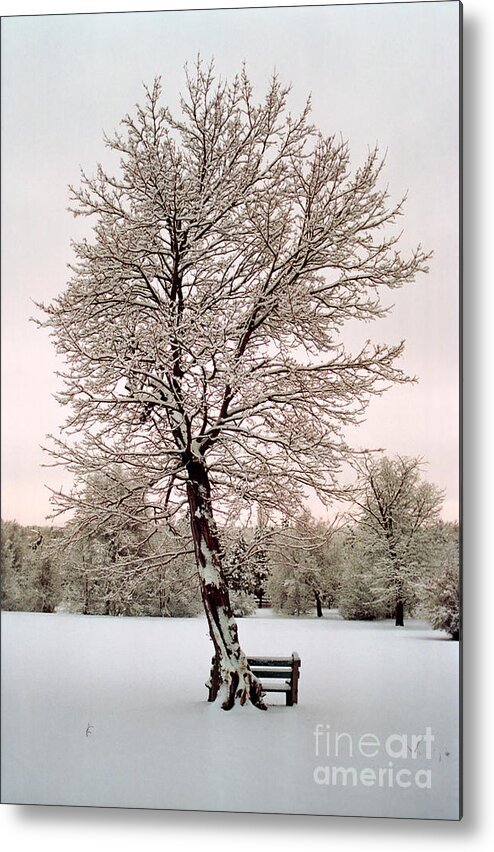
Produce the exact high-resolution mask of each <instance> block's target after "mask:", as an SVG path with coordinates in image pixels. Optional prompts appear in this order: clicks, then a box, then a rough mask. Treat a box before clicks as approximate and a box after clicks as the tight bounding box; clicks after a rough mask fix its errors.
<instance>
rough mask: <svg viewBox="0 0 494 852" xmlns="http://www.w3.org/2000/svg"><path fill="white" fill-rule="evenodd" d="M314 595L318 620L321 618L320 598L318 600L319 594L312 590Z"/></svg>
mask: <svg viewBox="0 0 494 852" xmlns="http://www.w3.org/2000/svg"><path fill="white" fill-rule="evenodd" d="M314 595H315V597H316V612H317V617H318V618H322V604H321V598H320V595H319V592H317V591H316V590H314Z"/></svg>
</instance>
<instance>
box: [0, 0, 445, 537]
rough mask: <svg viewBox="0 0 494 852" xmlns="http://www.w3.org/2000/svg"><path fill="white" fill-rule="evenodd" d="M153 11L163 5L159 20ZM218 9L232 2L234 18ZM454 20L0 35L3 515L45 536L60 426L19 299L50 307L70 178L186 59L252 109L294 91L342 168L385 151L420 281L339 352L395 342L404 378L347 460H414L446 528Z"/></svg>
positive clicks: (252, 18)
mask: <svg viewBox="0 0 494 852" xmlns="http://www.w3.org/2000/svg"><path fill="white" fill-rule="evenodd" d="M165 5H166V4H165ZM232 5H234V3H232ZM458 15H459V4H458V3H457V2H454V1H452V2H448V0H445V2H423V3H395V4H382V5H381V4H364V5H354V6H326V7H324V6H320V7H317V6H313V7H294V8H272V9H267V8H264V9H262V8H258V9H230V10H223V9H219V10H213V11H190V12H185V11H178V12H148V13H146V12H143V13H126V14H121V15H119V14H107V15H102V14H100V15H60V16H39V17H29V16H28V17H13V18H4V19H3V20H2V89H1V95H2V155H3V156H2V291H1V298H2V517H3V518H8V519H14V518H15V519H17V520H18V521H19V522H21V523H33V524H35V523H38V524H39V523H43V521H44V519H45V516H46V515H47V514H48V513H49V511H50V508H49V492H48V490H47V489H46V487H45V484H48V485H51V486H52V487H58V486H59V485H61V484H62V483H63V482H66V481H67V480H66V478H65V477H64V474H63V472H62V471H61V470H60V469H57V470H52V469H50V468H42V467H41V464H42V463H43V461H48V459H46V458H45V459H44V458H43V453H42V451H41V449H40V445H41V444H42V443H43V442H44V439H45V435H46V434H47V433H49V432H53V433H55V434H56V433H57V431H58V430H59V427H60V425H61V423H62V422H63V420H64V419H65V417H66V416H67V414H68V412H65V411H63V410H61V409H60V407H59V406H58V404H57V403H56V401H55V400H54V399H53V397H52V394H53V393H55V392H56V391H57V388H58V387H59V384H58V381H57V378H56V376H55V375H54V373H55V370H56V369H57V368H60V367H61V365H60V364H57V360H56V357H55V354H54V352H53V349H52V346H51V343H50V341H49V338H48V335H47V333H46V332H44V331H39V330H37V329H36V327H35V326H34V325H33V324H32V323H29V317H30V316H31V315H32V314H33V313H34V312H35V309H34V306H33V305H32V303H31V300H39V301H44V302H49V301H51V300H52V299H53V297H54V296H56V295H57V294H58V293H60V292H61V291H62V290H63V288H64V284H65V282H66V280H67V278H68V270H67V263H69V262H70V260H71V256H72V255H71V248H70V240H71V238H78V237H80V236H81V235H82V233H85V232H86V231H87V227H88V224H87V223H85V222H82V221H81V220H74V219H73V217H72V216H71V214H70V213H68V212H67V205H68V193H67V186H68V184H69V183H77V182H78V175H79V169H80V167H83V168H84V169H85V170H86V171H87V172H89V173H91V172H92V171H93V170H94V167H95V164H96V163H97V162H98V161H102V162H105V161H107V157H108V154H107V152H106V151H105V149H104V146H103V141H102V137H103V132H104V131H106V132H107V133H109V134H111V133H112V131H113V130H115V129H117V127H118V123H119V121H120V119H121V118H122V117H123V115H124V114H125V113H126V112H132V110H133V108H134V105H135V103H136V102H138V101H141V100H142V96H143V87H142V84H143V83H150V82H152V80H153V78H154V77H155V76H156V75H158V74H159V75H161V77H162V81H163V86H164V99H165V100H166V101H167V102H168V103H169V104H170V105H171V106H172V107H173V106H174V105H175V104H176V101H177V94H178V92H179V91H180V89H181V88H183V81H184V74H183V67H184V64H185V63H186V62H187V61H189V62H193V61H194V59H195V57H196V56H197V54H198V52H200V53H201V55H202V56H203V58H204V59H209V58H210V57H214V59H215V63H216V68H217V71H218V74H221V75H222V76H226V77H229V78H231V77H232V76H233V75H234V74H235V73H236V72H237V71H238V70H239V69H240V67H241V64H242V61H243V60H245V62H246V64H247V70H248V73H249V75H250V77H251V80H252V82H253V83H254V86H255V89H256V91H257V93H258V95H259V97H262V95H263V93H264V91H265V88H266V84H267V81H268V79H269V77H270V75H271V74H272V72H273V70H274V69H276V71H277V72H278V74H279V76H280V79H281V80H282V81H283V82H290V81H291V83H292V85H293V90H292V97H291V101H290V107H291V108H292V110H293V111H296V110H297V108H301V107H302V105H303V103H304V102H305V99H306V97H307V95H308V94H309V93H311V94H312V101H313V116H312V117H313V121H314V123H315V124H316V125H318V126H319V127H320V129H321V130H322V131H323V132H324V133H326V134H329V133H333V132H337V133H340V132H341V134H342V135H343V136H344V137H345V138H346V139H348V140H349V143H350V150H351V151H352V157H353V158H354V162H355V163H359V162H360V161H361V160H362V159H363V158H364V157H365V154H366V151H367V148H368V146H373V145H374V144H375V143H376V142H378V143H379V145H380V147H381V149H382V150H383V151H385V150H386V151H387V161H386V167H385V178H386V180H387V182H388V183H389V189H390V192H391V195H392V197H393V198H394V199H397V198H399V197H400V196H401V195H402V194H403V193H404V192H405V191H407V190H408V201H407V204H406V207H405V215H404V217H403V219H402V222H401V225H402V227H403V229H404V236H403V243H402V245H403V248H404V249H405V250H406V249H407V248H410V247H411V246H414V245H416V244H417V243H419V242H421V243H422V244H423V246H424V247H426V248H427V249H432V250H433V251H434V257H433V259H432V261H431V264H430V266H431V269H430V273H429V275H427V276H421V277H420V278H419V279H418V280H417V282H416V283H415V284H414V285H411V286H409V287H408V288H407V289H406V290H402V291H397V292H395V293H392V294H386V298H388V297H389V299H392V301H394V303H395V309H394V310H393V312H392V314H391V315H390V316H389V317H388V318H387V319H386V320H384V321H382V322H379V323H376V324H375V325H373V326H372V327H369V326H367V325H366V326H363V327H362V330H361V331H360V330H357V331H356V332H355V334H354V340H355V341H357V339H358V338H361V339H365V338H367V337H369V336H371V337H372V338H373V339H376V340H381V341H383V342H393V341H398V340H401V339H402V338H405V339H406V341H407V346H406V352H405V356H404V359H403V361H402V366H403V367H404V369H405V370H407V371H408V372H409V373H411V374H415V375H417V376H418V378H419V382H418V384H416V385H410V386H407V387H396V388H393V389H392V390H390V391H389V392H388V393H387V394H385V395H384V396H383V397H382V398H380V399H377V400H374V401H373V402H372V403H371V406H370V409H369V415H368V418H367V421H366V423H365V424H364V425H362V426H361V427H359V429H358V430H356V429H354V430H352V432H351V434H350V433H349V438H350V439H351V442H352V443H353V444H354V445H355V446H359V447H382V448H384V449H385V450H386V452H387V453H388V454H390V455H393V454H395V453H401V454H403V455H421V456H423V457H424V458H425V459H426V461H427V462H428V467H427V469H426V475H427V478H428V479H429V480H430V481H431V482H434V483H435V484H437V485H438V486H440V487H441V488H443V489H445V491H446V501H445V507H444V516H445V517H446V518H448V519H457V518H458V443H459V438H458V418H459V414H458V395H459V391H458V386H459V377H458V328H459V313H458V312H459V306H458V266H459V262H458V185H459V174H458V170H459V166H458V156H459V155H458V73H459V72H458Z"/></svg>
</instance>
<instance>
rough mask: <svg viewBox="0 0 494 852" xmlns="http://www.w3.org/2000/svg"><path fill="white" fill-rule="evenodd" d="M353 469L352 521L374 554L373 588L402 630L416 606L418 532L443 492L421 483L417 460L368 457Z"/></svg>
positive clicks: (429, 522) (428, 523) (434, 513)
mask: <svg viewBox="0 0 494 852" xmlns="http://www.w3.org/2000/svg"><path fill="white" fill-rule="evenodd" d="M356 467H357V471H358V481H357V485H356V490H355V497H354V501H355V505H356V506H357V508H358V512H357V518H358V521H359V524H360V526H361V527H363V528H365V530H366V534H367V535H368V536H369V537H370V540H371V542H372V547H373V549H374V552H375V553H377V559H376V565H375V569H376V570H375V573H374V579H373V586H374V589H376V588H377V589H378V594H379V596H380V598H381V600H382V601H384V600H386V599H387V600H388V602H389V604H390V606H392V608H393V611H394V617H395V624H396V625H397V626H398V627H402V626H403V619H404V613H405V610H406V609H407V608H408V609H411V608H412V607H413V605H414V603H415V601H416V587H417V584H418V582H419V580H420V578H421V548H422V546H423V541H424V538H423V533H424V531H425V530H427V529H430V528H431V527H432V526H433V525H434V524H435V523H436V521H437V519H438V517H439V513H440V510H441V506H442V502H443V492H442V491H440V489H439V488H437V487H436V486H435V485H432V484H430V483H429V482H426V481H425V480H423V479H422V461H421V459H420V458H407V457H405V456H397V457H396V458H394V459H389V458H386V457H383V458H381V457H379V458H375V457H373V456H367V457H365V458H364V459H363V460H361V461H359V462H358V463H357V464H356Z"/></svg>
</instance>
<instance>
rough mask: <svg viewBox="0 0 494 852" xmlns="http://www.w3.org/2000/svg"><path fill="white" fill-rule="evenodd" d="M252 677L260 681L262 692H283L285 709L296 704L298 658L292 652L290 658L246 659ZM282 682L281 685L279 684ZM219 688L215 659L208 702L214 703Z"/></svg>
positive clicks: (214, 659) (213, 659)
mask: <svg viewBox="0 0 494 852" xmlns="http://www.w3.org/2000/svg"><path fill="white" fill-rule="evenodd" d="M247 660H248V663H249V668H250V670H251V672H252V674H253V675H255V676H256V677H257V678H258V680H260V681H261V685H262V690H263V692H284V693H285V695H286V704H287V707H292V706H293V705H294V704H298V679H299V675H300V657H299V655H298V654H297V653H296V652H295V651H294V652H293V654H292V655H291V657H247ZM280 681H282V683H280ZM219 686H220V679H219V672H218V669H217V666H216V657H213V658H212V660H211V677H210V680H209V684H208V688H209V697H208V701H214V700H215V698H216V696H217V694H218V689H219Z"/></svg>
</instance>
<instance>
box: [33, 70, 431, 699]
mask: <svg viewBox="0 0 494 852" xmlns="http://www.w3.org/2000/svg"><path fill="white" fill-rule="evenodd" d="M288 95H289V89H288V88H284V87H283V86H282V85H281V84H280V82H279V81H278V79H276V78H274V79H273V80H272V81H271V83H270V85H269V88H268V90H267V93H266V96H265V97H264V99H263V100H262V102H260V103H256V102H255V100H254V96H253V91H252V87H251V84H250V82H249V80H248V78H247V76H246V73H245V70H244V71H242V73H241V74H239V76H238V77H236V78H235V79H234V80H233V82H231V83H227V82H224V81H221V80H220V81H217V80H215V78H214V72H213V67H212V65H209V66H207V67H206V66H204V65H203V64H202V63H201V62H200V61H198V63H197V64H196V66H195V69H194V70H193V71H192V72H190V73H189V72H188V71H187V74H186V89H185V94H184V95H183V97H182V98H181V101H180V107H181V112H180V115H179V116H178V117H176V116H174V115H172V113H171V112H170V110H169V109H168V108H167V107H166V106H162V105H161V85H160V82H159V80H156V81H155V83H154V85H153V87H152V88H151V89H149V90H147V91H146V100H145V103H144V105H143V106H142V107H138V108H137V113H136V115H135V117H131V116H129V115H128V116H126V118H125V119H124V120H123V130H122V132H121V133H119V134H117V135H116V136H115V137H113V138H111V139H107V140H106V144H107V146H108V147H109V148H110V149H111V150H112V151H113V152H116V153H117V154H118V155H119V156H120V171H119V173H118V175H117V176H115V177H114V176H111V175H110V174H108V173H107V171H106V170H105V169H104V168H103V167H102V166H101V165H100V166H98V169H97V172H96V176H95V177H88V176H86V175H85V174H82V183H81V187H80V188H76V189H72V198H73V202H74V207H73V209H74V212H75V214H76V215H83V216H92V217H94V219H95V225H94V237H93V239H92V241H88V240H82V241H81V242H79V243H77V244H76V245H75V246H74V250H75V254H76V258H77V260H76V263H75V264H74V266H73V276H72V278H71V280H70V282H69V284H68V286H67V289H66V291H65V292H64V293H63V295H61V296H60V297H59V298H57V299H56V300H55V301H54V302H53V303H52V304H51V305H49V306H47V307H45V308H44V310H45V311H46V314H47V317H46V319H45V321H44V322H43V323H42V324H43V325H46V326H48V327H49V328H51V330H52V332H53V335H54V338H55V341H56V346H57V349H58V352H59V353H60V354H61V355H62V356H63V357H64V358H65V360H66V363H67V368H66V371H65V373H64V380H65V390H64V392H63V393H61V395H60V400H61V402H62V403H64V404H66V405H69V406H71V409H72V416H71V418H70V420H69V423H68V427H67V431H68V433H69V434H68V436H67V438H66V439H65V440H63V441H62V440H60V439H56V440H54V444H53V446H52V452H53V454H54V456H55V459H56V460H58V461H59V462H60V463H62V464H64V465H66V466H67V467H68V468H69V469H70V470H72V471H74V472H76V473H80V471H81V470H82V471H88V472H91V471H95V470H101V469H102V468H104V466H105V465H108V464H113V463H119V464H120V463H121V464H124V465H125V466H127V467H129V468H130V469H134V470H136V471H140V472H141V475H142V474H143V475H144V476H145V478H146V479H147V482H148V486H149V493H150V494H152V495H153V500H154V504H155V505H156V507H158V508H157V512H158V516H159V518H160V519H164V518H165V519H168V520H169V521H170V522H172V521H173V518H174V517H178V516H179V515H180V514H181V513H182V514H183V512H184V510H187V511H188V517H189V520H190V528H191V532H192V537H193V541H194V548H195V555H196V560H197V567H198V572H199V574H200V583H201V589H202V597H203V602H204V608H205V612H206V615H207V618H208V622H209V629H210V634H211V638H212V640H213V643H214V647H215V652H216V655H217V659H218V662H219V668H220V671H221V677H222V688H221V690H220V693H219V696H220V700H221V703H222V706H223V707H224V708H225V709H229V708H231V707H232V706H233V704H234V703H235V701H236V700H238V701H240V702H241V703H244V702H246V701H249V700H250V701H251V702H252V703H253V704H255V705H256V706H258V707H263V706H264V704H263V701H262V695H261V688H260V685H259V683H258V682H257V680H256V679H255V678H254V677H253V675H252V674H251V672H250V670H249V667H248V664H247V658H246V656H245V654H244V653H243V651H242V649H241V647H240V644H239V641H238V635H237V626H236V623H235V621H234V619H233V616H232V612H231V607H230V602H229V595H228V588H227V585H226V582H225V578H224V575H223V571H222V565H221V548H220V545H219V539H218V532H217V523H218V519H220V518H221V517H222V513H227V512H235V511H238V507H239V506H242V505H243V506H247V505H249V506H252V505H255V504H261V505H262V506H264V507H265V511H267V512H268V513H269V512H271V513H272V512H273V511H275V510H277V509H282V510H283V512H284V513H285V514H286V513H292V514H295V513H296V511H297V509H298V507H299V506H300V504H301V503H302V501H303V499H304V496H305V495H306V493H307V490H308V489H313V490H315V491H316V492H317V494H318V495H319V496H320V497H321V499H323V500H324V499H325V500H328V499H330V498H331V495H333V494H334V493H335V490H336V489H337V488H338V485H337V474H338V471H339V467H340V463H341V460H342V459H343V458H345V457H346V456H347V455H348V453H349V449H348V447H347V446H346V443H345V441H344V438H343V434H342V430H343V428H344V427H345V426H346V425H347V424H349V423H355V422H359V421H360V420H361V418H362V417H363V415H364V412H365V408H366V405H367V403H368V400H369V398H370V396H371V395H372V394H380V393H382V392H383V390H384V389H385V388H386V386H388V385H389V384H390V383H392V382H403V381H406V377H405V376H404V375H403V374H402V372H401V371H400V370H399V369H398V368H397V367H396V366H395V361H396V359H397V358H398V356H399V355H400V354H401V352H402V349H403V343H398V344H396V345H391V346H387V345H371V344H370V343H368V344H366V345H365V346H364V348H363V349H362V350H361V351H359V352H357V353H356V354H351V353H348V352H346V351H345V349H344V347H343V345H342V343H341V335H340V331H341V328H342V326H343V325H344V323H346V322H347V321H349V320H363V321H369V320H373V319H376V318H379V317H382V316H384V315H385V314H386V312H387V311H386V308H385V307H384V306H383V305H382V303H381V296H380V294H381V288H383V287H389V288H397V287H400V286H402V285H403V284H405V283H406V282H410V281H412V280H413V279H414V277H415V275H416V274H417V273H418V272H424V271H426V262H427V257H426V255H425V254H424V252H423V251H422V249H421V248H420V246H419V247H418V248H417V249H416V250H415V251H414V252H413V253H412V255H411V256H410V257H409V258H403V257H402V256H401V255H400V253H399V252H398V250H397V241H398V235H397V234H393V233H392V232H390V231H387V230H386V229H387V227H388V226H390V225H393V224H394V223H395V222H396V220H397V218H398V217H399V216H400V214H401V213H402V202H400V203H398V204H396V205H393V204H390V202H389V198H388V194H387V191H386V189H385V188H382V187H381V183H380V176H381V169H382V165H383V161H382V159H380V157H379V154H378V151H377V150H372V151H371V152H370V153H369V155H368V157H367V159H366V161H365V162H364V163H363V165H362V166H361V167H360V168H357V169H356V170H355V171H353V172H352V171H351V169H350V155H349V150H348V146H347V144H346V143H345V142H344V141H342V140H340V139H339V138H337V137H336V136H331V137H329V138H326V137H324V136H323V135H322V134H321V133H319V132H318V131H316V130H315V128H314V127H313V126H312V125H311V124H310V122H309V113H310V104H309V103H307V105H306V107H305V109H304V110H303V112H302V114H301V115H298V116H292V115H291V114H290V113H289V112H288V111H287V98H288ZM70 433H72V437H71V436H70ZM81 433H82V436H83V437H82V439H81ZM58 505H59V507H60V508H61V509H64V508H66V507H68V506H70V505H71V499H67V498H66V497H65V496H64V495H59V496H58ZM213 507H214V512H213Z"/></svg>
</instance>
